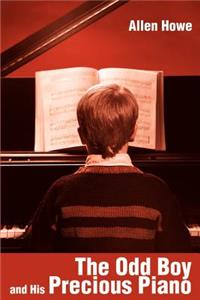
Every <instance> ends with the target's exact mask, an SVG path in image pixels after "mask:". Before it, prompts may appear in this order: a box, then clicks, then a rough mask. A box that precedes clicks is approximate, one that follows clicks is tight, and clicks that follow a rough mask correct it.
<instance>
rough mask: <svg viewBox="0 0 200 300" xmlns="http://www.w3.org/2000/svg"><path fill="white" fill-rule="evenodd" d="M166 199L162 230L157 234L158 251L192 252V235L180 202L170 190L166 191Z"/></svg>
mask: <svg viewBox="0 0 200 300" xmlns="http://www.w3.org/2000/svg"><path fill="white" fill-rule="evenodd" d="M165 199H166V201H163V202H164V207H163V212H162V220H161V231H160V232H158V233H157V236H156V252H190V251H191V247H190V235H189V231H188V230H187V227H186V225H185V223H184V220H183V217H182V214H181V209H180V207H179V203H178V201H177V199H176V198H175V196H174V195H173V194H172V193H171V191H169V190H168V191H167V192H166V195H165ZM162 200H163V199H162Z"/></svg>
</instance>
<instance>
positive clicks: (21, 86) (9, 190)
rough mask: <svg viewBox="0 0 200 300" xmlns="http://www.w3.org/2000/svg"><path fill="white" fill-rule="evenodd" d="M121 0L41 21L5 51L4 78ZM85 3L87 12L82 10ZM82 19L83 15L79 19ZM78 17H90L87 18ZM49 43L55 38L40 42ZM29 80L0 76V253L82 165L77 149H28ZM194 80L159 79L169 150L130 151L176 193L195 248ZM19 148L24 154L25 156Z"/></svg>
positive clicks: (198, 243) (199, 206)
mask: <svg viewBox="0 0 200 300" xmlns="http://www.w3.org/2000/svg"><path fill="white" fill-rule="evenodd" d="M111 2H113V5H111ZM125 2H126V1H125ZM122 4H123V2H122V1H118V0H115V1H98V3H95V2H93V3H92V1H88V2H86V4H83V5H82V6H81V7H80V8H78V9H76V10H75V11H73V12H71V13H70V14H69V15H68V16H67V15H66V16H64V17H63V18H61V19H60V20H58V21H57V22H56V23H55V24H51V25H50V27H48V26H47V27H46V28H45V29H44V30H41V31H39V32H38V33H36V34H34V35H32V36H31V37H29V38H27V39H26V40H24V41H22V42H21V43H19V44H18V45H15V46H14V47H11V48H10V49H8V51H5V53H4V54H3V57H2V59H3V63H2V71H3V73H2V75H6V74H8V73H9V72H11V71H12V70H15V69H16V68H17V67H19V66H20V65H22V64H24V63H26V62H27V61H29V60H30V59H32V58H33V57H35V56H36V55H39V54H40V53H42V52H44V51H46V50H47V49H49V47H50V46H54V45H55V44H56V43H57V42H60V39H59V37H61V35H60V34H61V33H64V32H66V35H65V34H64V35H63V36H62V39H61V40H63V38H66V37H68V36H70V35H71V34H72V33H74V32H76V31H77V30H75V31H73V29H74V28H77V29H78V30H80V29H81V28H82V27H81V26H80V27H79V25H81V24H83V25H84V26H86V25H88V24H89V23H91V22H92V20H93V21H95V20H97V19H98V18H99V17H101V16H103V15H105V13H107V12H110V11H111V10H112V9H114V8H116V7H118V6H120V5H122ZM86 7H87V14H85V13H84V10H85V9H86ZM86 16H87V18H86V19H82V17H84V18H85V17H86ZM92 16H93V17H94V19H93V17H92ZM90 17H91V18H90ZM88 18H89V19H88ZM73 19H74V20H78V23H77V24H75V23H74V21H73ZM84 20H86V21H87V20H91V21H89V22H86V23H85V21H84ZM69 21H70V22H69ZM70 24H71V25H73V26H71V25H70ZM52 26H56V27H55V29H56V30H55V32H54V31H52V28H53V27H52ZM70 26H71V27H70ZM74 26H75V27H74ZM84 26H83V27H84ZM70 28H71V29H72V31H70ZM63 29H64V31H63ZM65 29H66V31H65ZM51 34H52V35H51ZM48 40H51V41H54V42H53V43H52V45H50V46H47V47H46V46H45V45H47V43H46V42H47V41H48ZM33 41H34V43H33ZM33 46H34V47H35V48H33ZM35 50H39V51H35ZM32 54H33V55H32ZM88 64H89V63H88ZM34 84H35V82H34V78H3V80H2V109H1V114H2V115H1V120H2V126H1V128H2V150H3V151H4V152H2V154H1V173H2V218H1V221H2V225H1V232H0V233H1V236H0V237H1V239H2V251H5V252H15V251H16V252H17V251H19V252H20V251H21V249H22V248H21V247H22V245H23V233H24V231H25V228H26V226H27V224H28V222H29V220H30V219H31V217H32V215H33V213H34V211H35V209H36V208H37V206H38V203H39V201H40V200H41V199H42V197H43V195H44V193H45V191H46V190H47V188H48V187H49V186H50V185H51V183H52V182H53V181H54V180H56V179H57V178H59V177H60V176H63V175H67V174H71V173H72V172H74V171H76V170H77V168H78V167H79V166H81V165H83V164H84V161H85V157H86V156H85V155H86V153H85V152H84V151H82V150H81V151H79V150H76V151H71V152H69V151H68V153H65V152H64V151H63V153H34V152H33V149H34V120H35V113H34V109H35V88H34ZM199 84H200V77H199V76H180V77H173V76H171V77H170V76H168V77H165V79H164V93H165V95H164V97H165V125H166V144H167V151H166V152H165V153H160V152H153V151H151V152H148V153H147V152H146V150H142V149H130V155H131V157H132V160H133V162H134V164H135V165H136V166H138V167H139V168H141V169H142V170H144V171H146V172H151V173H153V174H155V175H158V176H160V177H161V178H163V179H164V180H165V181H166V182H167V183H168V184H169V186H170V188H171V189H172V190H173V191H174V193H175V194H176V195H177V198H178V199H179V201H180V209H181V210H182V213H183V216H184V218H185V222H186V224H187V226H188V229H189V231H190V234H191V237H192V243H193V245H194V247H193V250H194V251H199V250H200V189H199V184H200V181H199V173H200V145H199V141H198V136H199V132H198V131H199V109H198V101H197V99H196V97H197V95H198V94H199ZM188 99H189V101H188ZM195 100H196V101H195ZM188 103H189V104H188ZM188 106H189V107H188ZM180 108H181V113H180ZM22 150H23V151H27V152H26V153H24V152H22ZM16 151H18V152H16Z"/></svg>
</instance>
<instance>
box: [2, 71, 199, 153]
mask: <svg viewBox="0 0 200 300" xmlns="http://www.w3.org/2000/svg"><path fill="white" fill-rule="evenodd" d="M199 86H200V76H165V77H164V103H165V127H166V145H167V150H166V152H164V153H160V154H159V153H158V154H159V155H162V156H163V154H165V155H167V156H169V154H173V153H174V154H175V153H176V154H178V155H184V154H192V155H194V156H197V155H198V154H200V139H199V108H200V104H199V99H200V97H199V96H200V93H199ZM1 96H2V97H1V99H2V105H1V120H2V125H1V142H2V143H1V147H2V151H33V150H34V126H35V79H34V78H2V95H1ZM64 152H66V151H64ZM130 152H134V153H136V154H147V153H150V154H153V155H155V153H157V152H155V151H149V150H147V149H137V148H134V149H130ZM69 153H70V152H69ZM72 153H73V152H72ZM80 153H81V151H80ZM75 154H77V153H76V151H75ZM81 154H82V153H81ZM83 154H85V153H84V152H83Z"/></svg>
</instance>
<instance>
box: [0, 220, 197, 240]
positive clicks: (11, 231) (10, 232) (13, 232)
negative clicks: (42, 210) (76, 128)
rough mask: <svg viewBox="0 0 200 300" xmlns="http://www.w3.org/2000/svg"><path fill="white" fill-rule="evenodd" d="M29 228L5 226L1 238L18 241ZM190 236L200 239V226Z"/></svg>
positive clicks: (189, 226) (192, 230)
mask: <svg viewBox="0 0 200 300" xmlns="http://www.w3.org/2000/svg"><path fill="white" fill-rule="evenodd" d="M26 228H27V226H25V227H23V228H22V227H19V226H13V227H11V228H8V226H6V225H5V226H3V228H2V229H1V230H0V238H1V239H17V238H20V237H22V236H23V234H24V233H25V231H26ZM187 228H188V230H189V232H190V236H191V237H200V225H198V224H194V225H188V226H187Z"/></svg>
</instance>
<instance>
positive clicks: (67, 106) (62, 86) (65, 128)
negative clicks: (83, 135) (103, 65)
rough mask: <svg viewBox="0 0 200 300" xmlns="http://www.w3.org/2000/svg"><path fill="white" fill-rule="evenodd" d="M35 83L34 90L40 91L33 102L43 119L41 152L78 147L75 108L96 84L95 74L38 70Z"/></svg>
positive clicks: (82, 70) (87, 70) (79, 70)
mask: <svg viewBox="0 0 200 300" xmlns="http://www.w3.org/2000/svg"><path fill="white" fill-rule="evenodd" d="M36 83H37V86H36V90H37V89H38V88H39V89H40V92H38V93H36V95H37V96H38V98H37V100H36V103H42V106H43V107H42V108H41V109H42V111H43V120H45V122H44V124H43V126H44V133H45V134H44V145H45V147H44V149H43V150H44V151H51V150H55V149H62V148H67V147H74V146H77V145H81V141H80V138H79V136H78V133H77V128H78V122H77V118H76V107H77V104H78V101H79V100H80V98H81V97H82V95H83V94H84V93H85V92H86V90H87V89H88V88H89V87H90V86H91V85H94V84H96V83H98V72H97V71H96V70H95V69H92V68H69V69H60V70H52V71H42V72H37V73H36ZM36 111H37V109H36ZM36 133H37V132H36ZM37 140H38V139H37V138H36V142H37Z"/></svg>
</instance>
